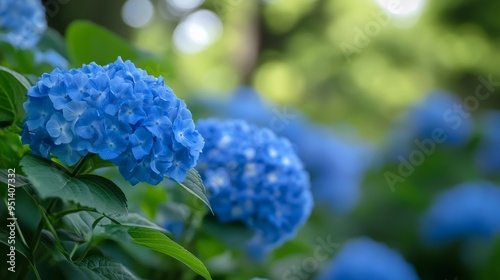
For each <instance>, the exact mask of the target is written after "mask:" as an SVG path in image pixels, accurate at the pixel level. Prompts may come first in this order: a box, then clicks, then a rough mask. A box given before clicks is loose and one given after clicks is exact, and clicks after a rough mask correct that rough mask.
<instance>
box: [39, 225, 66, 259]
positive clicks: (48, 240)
mask: <svg viewBox="0 0 500 280" xmlns="http://www.w3.org/2000/svg"><path fill="white" fill-rule="evenodd" d="M40 242H41V243H42V245H43V246H45V249H46V250H47V252H49V254H50V255H51V256H52V259H54V260H56V261H62V260H66V259H67V258H66V256H65V255H64V254H63V253H62V252H61V251H59V249H58V248H57V245H56V244H57V241H56V238H55V237H54V235H53V234H52V233H51V232H50V231H48V230H45V229H43V230H42V232H41V235H40Z"/></svg>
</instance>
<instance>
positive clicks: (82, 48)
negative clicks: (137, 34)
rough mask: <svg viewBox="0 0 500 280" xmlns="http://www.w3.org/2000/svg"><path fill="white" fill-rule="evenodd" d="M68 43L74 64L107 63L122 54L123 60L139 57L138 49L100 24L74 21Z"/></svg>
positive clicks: (70, 27) (69, 30)
mask: <svg viewBox="0 0 500 280" xmlns="http://www.w3.org/2000/svg"><path fill="white" fill-rule="evenodd" d="M66 45H67V48H68V53H69V57H70V59H71V62H72V64H73V65H74V66H77V67H79V66H81V65H82V64H88V63H90V62H95V63H97V64H99V65H105V64H108V63H110V62H113V61H115V60H116V58H117V57H118V56H121V57H122V59H123V60H127V59H130V60H132V61H135V60H137V59H139V55H138V53H137V52H136V50H135V49H134V48H133V47H132V46H131V45H130V44H129V43H127V42H126V41H125V40H123V39H122V38H120V37H118V36H117V35H115V34H113V33H112V32H111V31H109V30H106V29H104V28H102V27H100V26H99V25H96V24H94V23H91V22H88V21H74V22H73V23H72V24H71V25H70V26H69V27H68V30H67V33H66Z"/></svg>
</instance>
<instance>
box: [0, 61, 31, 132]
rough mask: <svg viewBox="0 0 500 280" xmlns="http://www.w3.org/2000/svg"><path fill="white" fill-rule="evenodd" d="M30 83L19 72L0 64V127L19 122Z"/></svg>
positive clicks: (22, 115) (22, 116)
mask: <svg viewBox="0 0 500 280" xmlns="http://www.w3.org/2000/svg"><path fill="white" fill-rule="evenodd" d="M30 87H31V85H30V83H29V82H28V80H26V78H24V77H23V76H22V75H21V74H19V73H17V72H14V71H12V70H10V69H8V68H5V67H3V66H0V127H6V126H10V125H12V124H13V123H19V122H20V121H21V120H22V119H23V118H24V116H25V115H26V114H25V112H24V109H23V103H24V101H26V93H27V92H28V89H29V88H30Z"/></svg>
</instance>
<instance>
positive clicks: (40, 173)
mask: <svg viewBox="0 0 500 280" xmlns="http://www.w3.org/2000/svg"><path fill="white" fill-rule="evenodd" d="M21 166H22V168H23V171H24V172H25V173H26V174H27V176H28V179H29V180H30V182H31V183H32V185H33V187H34V188H35V190H36V191H37V193H38V194H39V195H40V197H41V198H52V197H57V198H61V199H63V200H67V201H73V202H76V203H78V204H80V205H82V206H87V207H93V208H95V209H96V210H97V211H99V212H101V213H104V214H108V215H124V214H126V213H127V199H126V197H125V195H124V194H123V192H122V190H121V189H120V188H119V187H118V186H117V185H115V184H114V183H113V182H112V181H110V180H108V179H106V178H104V177H101V176H96V175H87V174H86V175H77V176H72V175H71V174H70V173H69V172H68V171H66V170H65V169H64V168H63V167H62V166H60V165H58V164H56V163H54V162H51V161H49V160H46V159H43V158H40V157H37V156H33V155H27V156H25V157H24V158H23V159H22V160H21Z"/></svg>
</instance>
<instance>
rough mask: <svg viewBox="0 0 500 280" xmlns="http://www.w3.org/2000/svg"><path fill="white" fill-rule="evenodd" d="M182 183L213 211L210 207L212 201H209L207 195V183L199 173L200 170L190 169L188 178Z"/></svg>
mask: <svg viewBox="0 0 500 280" xmlns="http://www.w3.org/2000/svg"><path fill="white" fill-rule="evenodd" d="M180 185H181V186H182V187H183V188H184V189H185V190H187V191H188V192H190V193H191V194H192V195H194V196H196V197H197V198H199V199H200V200H201V201H203V203H205V205H207V206H208V208H209V209H210V211H212V208H211V207H210V203H209V202H208V198H207V196H206V190H205V185H203V181H202V180H201V177H200V174H198V171H196V169H194V168H192V169H190V170H188V172H187V176H186V180H184V182H182V183H180ZM212 213H213V211H212Z"/></svg>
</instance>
